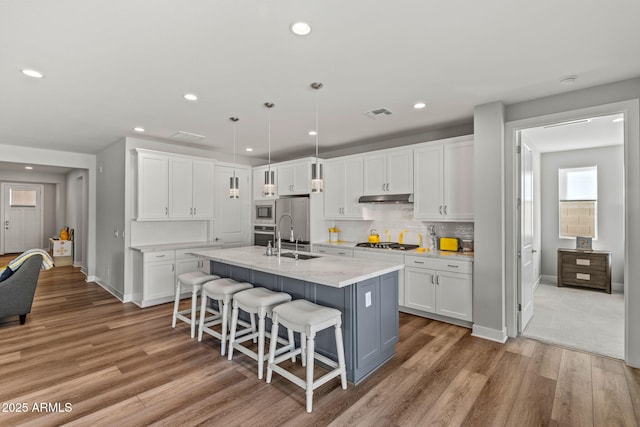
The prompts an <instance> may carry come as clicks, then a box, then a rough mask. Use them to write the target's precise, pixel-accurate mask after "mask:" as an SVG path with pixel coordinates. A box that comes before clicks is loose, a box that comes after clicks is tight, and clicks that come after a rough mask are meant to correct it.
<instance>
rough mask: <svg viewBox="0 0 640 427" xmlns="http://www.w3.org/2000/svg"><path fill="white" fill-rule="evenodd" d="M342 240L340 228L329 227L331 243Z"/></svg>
mask: <svg viewBox="0 0 640 427" xmlns="http://www.w3.org/2000/svg"><path fill="white" fill-rule="evenodd" d="M339 240H340V229H339V228H336V227H331V228H330V229H329V241H330V242H331V243H336V242H338V241H339Z"/></svg>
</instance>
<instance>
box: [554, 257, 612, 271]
mask: <svg viewBox="0 0 640 427" xmlns="http://www.w3.org/2000/svg"><path fill="white" fill-rule="evenodd" d="M562 265H563V266H565V267H568V266H572V267H573V266H575V267H579V268H583V269H589V270H593V271H596V270H598V271H604V270H605V269H606V268H607V256H606V255H599V254H563V255H562Z"/></svg>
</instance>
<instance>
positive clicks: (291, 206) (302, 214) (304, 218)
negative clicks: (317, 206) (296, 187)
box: [276, 196, 310, 244]
mask: <svg viewBox="0 0 640 427" xmlns="http://www.w3.org/2000/svg"><path fill="white" fill-rule="evenodd" d="M286 214H289V215H291V218H289V217H288V216H287V215H286ZM309 228H310V227H309V196H302V197H287V198H282V199H278V200H276V232H277V231H279V232H280V234H281V236H282V242H289V241H293V240H294V239H297V240H298V241H299V242H300V243H305V244H308V243H309V237H310V236H309ZM292 229H293V238H292V236H291V230H292ZM276 236H277V234H276Z"/></svg>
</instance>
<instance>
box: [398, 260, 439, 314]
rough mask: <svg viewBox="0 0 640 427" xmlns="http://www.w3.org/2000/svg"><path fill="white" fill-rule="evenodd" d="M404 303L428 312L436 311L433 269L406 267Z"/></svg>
mask: <svg viewBox="0 0 640 427" xmlns="http://www.w3.org/2000/svg"><path fill="white" fill-rule="evenodd" d="M404 271H405V287H404V298H405V301H404V305H405V306H406V307H409V308H415V309H416V310H422V311H426V312H428V313H435V312H436V288H435V271H434V270H428V269H426V268H414V267H406V268H405V269H404Z"/></svg>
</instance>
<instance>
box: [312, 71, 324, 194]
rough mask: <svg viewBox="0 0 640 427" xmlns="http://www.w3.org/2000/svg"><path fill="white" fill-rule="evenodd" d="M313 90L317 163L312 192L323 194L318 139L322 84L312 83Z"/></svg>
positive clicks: (314, 167) (313, 174) (313, 175)
mask: <svg viewBox="0 0 640 427" xmlns="http://www.w3.org/2000/svg"><path fill="white" fill-rule="evenodd" d="M311 88H312V89H314V90H315V91H316V129H315V131H316V163H315V164H312V165H311V192H312V193H322V190H323V189H324V181H323V179H322V178H323V176H322V165H321V164H320V161H319V160H318V138H320V136H319V135H320V130H319V129H318V91H319V90H320V89H322V83H318V82H315V83H311Z"/></svg>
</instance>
